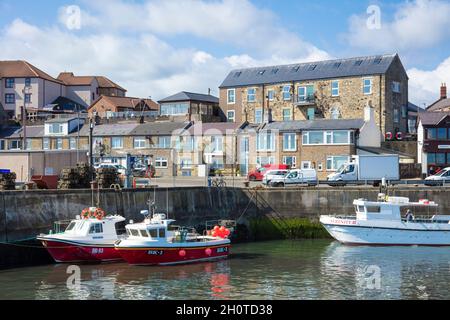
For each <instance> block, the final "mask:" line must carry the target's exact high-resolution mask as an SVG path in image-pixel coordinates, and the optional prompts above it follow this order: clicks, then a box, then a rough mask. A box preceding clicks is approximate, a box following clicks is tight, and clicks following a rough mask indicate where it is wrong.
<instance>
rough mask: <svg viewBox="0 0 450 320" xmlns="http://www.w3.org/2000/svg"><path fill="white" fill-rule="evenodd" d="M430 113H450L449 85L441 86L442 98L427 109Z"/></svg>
mask: <svg viewBox="0 0 450 320" xmlns="http://www.w3.org/2000/svg"><path fill="white" fill-rule="evenodd" d="M426 110H427V111H429V112H447V111H450V99H449V98H447V84H445V83H443V84H441V90H440V97H439V99H438V100H437V101H435V102H434V103H432V104H431V105H429V106H428V107H427V109H426Z"/></svg>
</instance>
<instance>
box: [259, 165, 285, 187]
mask: <svg viewBox="0 0 450 320" xmlns="http://www.w3.org/2000/svg"><path fill="white" fill-rule="evenodd" d="M288 172H289V170H286V169H276V170H269V171H267V172H266V173H265V174H264V176H263V180H262V183H263V184H264V185H266V186H267V185H269V183H270V181H272V180H273V179H274V178H277V177H284V176H285V175H286V174H287V173H288Z"/></svg>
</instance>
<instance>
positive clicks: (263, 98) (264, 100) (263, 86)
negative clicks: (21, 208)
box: [261, 84, 266, 123]
mask: <svg viewBox="0 0 450 320" xmlns="http://www.w3.org/2000/svg"><path fill="white" fill-rule="evenodd" d="M265 88H266V87H265V85H264V84H263V85H262V95H261V98H262V122H263V123H264V122H265V121H266V119H265V116H264V114H265V104H266V99H265V97H264V92H265V91H266V90H265Z"/></svg>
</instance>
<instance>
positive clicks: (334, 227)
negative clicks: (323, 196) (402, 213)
mask: <svg viewBox="0 0 450 320" xmlns="http://www.w3.org/2000/svg"><path fill="white" fill-rule="evenodd" d="M324 220H325V221H324ZM321 222H322V224H323V226H324V227H325V229H326V230H327V231H328V233H329V234H330V235H331V236H332V237H333V238H334V239H336V240H337V241H339V242H341V243H343V244H348V245H377V246H382V245H383V246H384V245H386V246H413V245H417V246H450V227H449V225H447V224H443V225H441V226H430V225H428V226H427V225H426V224H421V223H406V222H399V223H396V224H394V225H391V226H387V225H383V224H382V223H379V224H378V225H372V226H369V225H362V224H360V223H359V222H358V221H356V220H351V221H346V222H343V221H336V222H334V223H333V222H332V221H331V219H322V218H321Z"/></svg>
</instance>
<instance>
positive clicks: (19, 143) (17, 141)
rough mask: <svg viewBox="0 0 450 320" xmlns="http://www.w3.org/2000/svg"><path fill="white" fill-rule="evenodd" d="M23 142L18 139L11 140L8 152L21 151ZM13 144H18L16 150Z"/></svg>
mask: <svg viewBox="0 0 450 320" xmlns="http://www.w3.org/2000/svg"><path fill="white" fill-rule="evenodd" d="M21 141H22V140H17V139H14V140H10V141H9V143H8V150H20V149H21V148H22V145H21ZM13 142H15V144H16V147H15V148H13V147H12V144H13Z"/></svg>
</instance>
